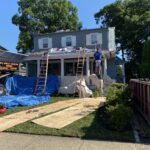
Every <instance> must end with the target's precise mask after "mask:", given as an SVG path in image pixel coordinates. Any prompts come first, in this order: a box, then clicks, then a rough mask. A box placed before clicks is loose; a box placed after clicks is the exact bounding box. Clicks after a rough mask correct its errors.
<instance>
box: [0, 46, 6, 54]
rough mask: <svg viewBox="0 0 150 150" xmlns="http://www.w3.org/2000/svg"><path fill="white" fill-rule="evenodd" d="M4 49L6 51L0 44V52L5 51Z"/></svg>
mask: <svg viewBox="0 0 150 150" xmlns="http://www.w3.org/2000/svg"><path fill="white" fill-rule="evenodd" d="M5 51H7V49H6V48H4V47H2V46H1V45H0V53H3V52H5Z"/></svg>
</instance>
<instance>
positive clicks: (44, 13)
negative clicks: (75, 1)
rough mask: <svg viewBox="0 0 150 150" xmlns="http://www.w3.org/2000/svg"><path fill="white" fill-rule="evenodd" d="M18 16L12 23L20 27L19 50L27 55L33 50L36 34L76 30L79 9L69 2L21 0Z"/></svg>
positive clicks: (78, 25) (65, 0)
mask: <svg viewBox="0 0 150 150" xmlns="http://www.w3.org/2000/svg"><path fill="white" fill-rule="evenodd" d="M18 5H19V9H18V14H15V15H14V16H13V17H12V22H13V24H15V25H16V26H18V27H19V30H20V34H19V41H18V44H17V47H16V48H17V50H18V51H19V52H22V53H25V52H27V51H31V50H32V49H33V34H34V33H51V32H55V31H57V30H62V29H63V30H66V29H70V30H75V29H77V28H78V27H79V28H81V27H82V23H80V22H78V16H77V8H76V7H74V6H73V5H72V3H71V2H70V1H68V0H60V1H56V0H26V1H25V0H20V1H18Z"/></svg>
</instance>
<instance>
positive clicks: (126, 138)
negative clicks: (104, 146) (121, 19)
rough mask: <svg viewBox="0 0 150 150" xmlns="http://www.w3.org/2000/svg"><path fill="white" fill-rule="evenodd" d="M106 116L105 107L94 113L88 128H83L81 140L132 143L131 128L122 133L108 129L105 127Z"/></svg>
mask: <svg viewBox="0 0 150 150" xmlns="http://www.w3.org/2000/svg"><path fill="white" fill-rule="evenodd" d="M107 118H108V117H107V115H106V113H105V107H104V106H103V107H101V108H99V110H97V111H96V112H95V115H94V118H93V120H92V122H91V124H90V126H89V127H85V128H84V127H83V128H82V130H83V132H84V135H83V136H82V137H81V138H82V139H92V140H93V139H94V140H107V141H123V142H134V137H133V131H132V128H131V127H130V128H128V129H127V130H124V131H120V132H119V131H114V130H111V129H109V127H108V125H107Z"/></svg>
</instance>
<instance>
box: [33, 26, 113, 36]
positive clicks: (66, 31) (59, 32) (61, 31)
mask: <svg viewBox="0 0 150 150" xmlns="http://www.w3.org/2000/svg"><path fill="white" fill-rule="evenodd" d="M110 28H113V29H115V27H107V28H94V29H82V30H59V31H56V32H51V33H34V35H35V36H36V35H39V36H43V35H51V34H63V33H73V32H84V31H97V30H101V31H104V30H108V29H110Z"/></svg>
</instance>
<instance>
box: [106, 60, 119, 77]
mask: <svg viewBox="0 0 150 150" xmlns="http://www.w3.org/2000/svg"><path fill="white" fill-rule="evenodd" d="M116 72H117V69H116V63H115V58H111V59H109V60H108V61H107V75H108V76H109V77H110V78H111V79H116Z"/></svg>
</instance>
